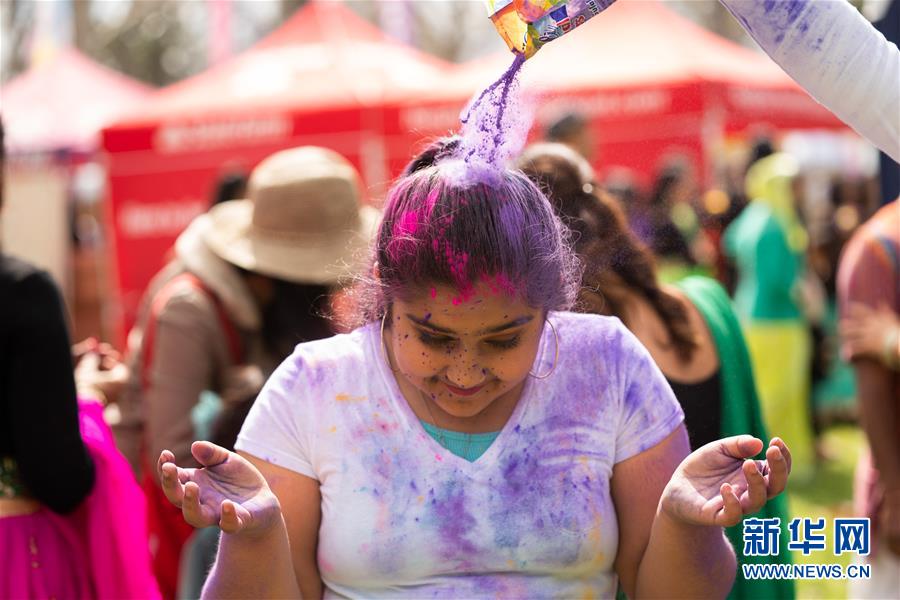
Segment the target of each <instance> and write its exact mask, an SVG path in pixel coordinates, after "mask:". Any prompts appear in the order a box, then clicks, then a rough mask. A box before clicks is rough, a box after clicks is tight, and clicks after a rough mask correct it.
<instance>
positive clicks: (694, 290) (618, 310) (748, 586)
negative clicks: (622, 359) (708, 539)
mask: <svg viewBox="0 0 900 600" xmlns="http://www.w3.org/2000/svg"><path fill="white" fill-rule="evenodd" d="M518 167H519V168H521V169H522V170H523V171H524V172H525V174H526V175H528V176H529V177H530V178H531V179H532V180H534V181H535V182H537V183H538V185H540V186H541V187H542V189H543V191H544V192H545V193H546V194H547V196H548V198H549V199H550V201H551V204H552V205H553V206H554V208H555V209H556V211H557V212H558V213H559V214H560V216H561V217H562V218H563V220H565V221H567V222H568V225H569V227H570V229H572V231H573V233H574V236H573V237H574V240H575V249H576V251H577V252H578V254H579V256H580V257H581V259H582V260H583V261H584V264H585V271H584V276H583V287H582V290H581V294H580V298H579V304H578V307H579V309H580V310H582V311H584V312H595V313H600V314H606V315H615V316H617V317H619V318H620V319H621V320H622V322H623V323H624V324H625V326H626V327H628V328H629V329H630V330H631V331H632V333H634V334H635V336H637V338H638V339H639V340H640V341H641V342H642V343H643V344H644V345H645V346H646V347H647V349H648V350H649V351H650V354H651V356H652V357H653V359H654V360H655V361H656V363H657V365H658V366H659V368H660V370H661V371H662V372H663V375H665V376H666V379H667V380H668V381H669V384H670V385H671V386H672V389H673V390H674V391H675V395H676V397H677V398H678V400H679V402H680V403H681V405H682V408H683V410H684V413H685V425H686V426H687V430H688V435H689V436H690V440H691V448H692V449H695V448H698V447H700V446H703V445H705V444H707V443H709V442H712V441H714V440H716V439H719V438H720V437H722V436H729V435H737V434H743V433H747V434H751V435H754V436H757V437H761V438H762V439H767V435H768V432H767V431H766V427H765V425H764V423H763V420H762V417H761V414H760V408H759V399H758V397H757V392H756V386H755V383H754V379H753V371H752V367H751V363H750V357H749V354H748V352H747V346H746V344H745V342H744V338H743V335H742V333H741V328H740V324H739V323H738V320H737V318H736V317H735V314H734V310H733V309H732V307H731V302H730V300H729V298H728V296H727V294H726V293H725V291H724V290H723V289H722V287H721V286H720V285H719V284H718V283H717V282H715V281H713V280H712V279H708V278H706V277H699V276H691V277H688V278H686V279H683V280H682V281H680V282H679V283H678V284H677V285H674V286H660V284H658V283H657V273H656V267H655V265H654V262H653V257H652V255H651V254H650V252H649V251H648V250H647V249H646V248H645V247H644V246H642V245H641V244H640V242H639V241H638V240H637V238H636V237H635V236H634V234H633V233H632V232H631V231H630V230H629V229H628V226H627V222H626V220H625V217H624V213H623V212H622V210H621V208H620V207H619V206H618V204H617V203H616V201H615V200H613V199H612V198H610V197H609V196H608V195H606V194H604V193H602V192H601V191H600V190H599V189H597V188H595V187H594V184H593V171H592V170H591V167H590V166H589V165H588V164H587V162H586V161H584V159H582V158H581V157H580V156H578V155H577V154H575V153H574V152H573V151H571V150H570V149H569V148H567V147H565V146H562V145H560V144H537V145H534V146H531V147H530V148H529V149H527V150H526V151H525V153H524V154H523V155H522V157H521V158H520V159H519V161H518ZM759 516H760V517H762V518H772V517H779V518H781V519H782V521H784V523H785V525H786V519H785V518H786V517H787V507H786V502H785V500H784V498H783V497H782V498H775V499H773V500H772V501H770V502H769V503H768V504H767V505H766V507H765V512H764V514H760V515H759ZM727 534H728V537H729V539H730V540H731V542H732V544H733V545H734V546H735V549H736V553H737V555H738V562H739V563H770V564H771V563H783V564H787V563H790V562H791V559H790V554H789V552H788V549H787V542H788V540H787V527H786V526H785V527H782V539H781V540H780V544H779V549H780V552H779V554H777V555H776V556H763V557H757V556H750V557H745V556H743V552H742V550H743V542H742V526H741V525H737V526H735V527H731V528H729V529H728V530H727ZM793 597H794V586H793V582H792V581H790V580H747V579H745V578H744V577H743V573H742V571H741V569H738V576H737V579H736V580H735V584H734V588H733V589H732V591H731V594H730V596H729V598H735V599H737V598H746V599H751V598H767V599H768V598H772V599H777V598H793Z"/></svg>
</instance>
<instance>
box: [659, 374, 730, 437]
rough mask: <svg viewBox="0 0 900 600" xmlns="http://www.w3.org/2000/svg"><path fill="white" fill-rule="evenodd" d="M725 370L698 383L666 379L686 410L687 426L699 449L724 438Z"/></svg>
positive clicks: (685, 419)
mask: <svg viewBox="0 0 900 600" xmlns="http://www.w3.org/2000/svg"><path fill="white" fill-rule="evenodd" d="M721 377H722V370H721V369H717V370H716V372H715V373H713V374H712V375H710V376H709V378H707V379H704V380H703V381H699V382H697V383H681V382H680V381H672V380H671V379H669V378H668V377H667V378H666V380H667V381H668V382H669V385H670V386H672V391H673V392H675V397H676V398H677V399H678V403H679V404H681V409H682V410H683V411H684V426H685V427H686V428H687V431H688V437H689V438H690V440H691V450H692V451H693V450H696V449H697V448H699V447H700V446H704V445H706V444H708V443H710V442H713V441H715V440H717V439H719V438H720V437H722V387H721V386H722V382H721Z"/></svg>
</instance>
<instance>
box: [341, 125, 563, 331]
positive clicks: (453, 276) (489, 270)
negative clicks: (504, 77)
mask: <svg viewBox="0 0 900 600" xmlns="http://www.w3.org/2000/svg"><path fill="white" fill-rule="evenodd" d="M452 143H453V138H450V139H449V140H448V139H444V140H438V141H437V142H435V143H434V144H432V146H430V147H429V148H427V149H426V150H425V151H423V152H422V154H420V155H419V156H418V157H416V159H414V160H413V161H412V162H411V163H410V165H409V167H407V173H408V174H406V175H404V176H401V177H400V178H399V179H398V180H397V181H396V182H395V184H394V186H393V187H392V189H391V190H390V192H389V193H388V199H387V204H386V206H385V209H384V217H383V219H382V222H381V225H380V227H379V230H378V234H377V236H376V239H375V247H374V251H373V253H374V256H373V260H374V261H375V263H376V264H377V266H378V280H377V281H375V280H370V281H368V282H365V281H364V282H363V284H362V285H363V288H362V294H361V297H360V298H358V299H359V300H361V302H360V304H361V305H360V307H359V308H360V314H359V315H358V317H359V320H360V321H363V322H368V321H373V320H376V319H379V318H381V316H382V315H384V314H385V312H386V310H387V308H388V307H389V306H390V304H391V302H392V301H393V300H394V299H395V298H398V297H399V298H402V297H405V296H406V295H407V294H409V293H415V292H426V293H427V292H428V291H429V290H428V286H432V285H436V284H445V285H450V286H452V287H453V288H455V289H456V290H457V292H458V297H457V298H458V300H459V301H465V300H466V299H467V298H468V297H469V295H470V294H471V293H472V291H473V289H474V287H475V286H476V285H478V284H485V285H488V286H490V287H491V288H492V290H493V291H496V292H497V293H506V294H509V295H510V296H517V297H520V298H521V299H522V300H524V301H525V302H526V303H527V304H528V305H529V306H532V307H540V308H543V309H544V310H565V309H568V308H570V307H571V305H572V303H573V301H574V299H575V296H576V294H577V290H578V285H579V282H580V270H579V263H578V260H577V258H576V257H575V255H574V253H573V252H572V250H571V248H570V247H569V245H568V243H567V239H566V234H567V229H566V228H565V226H564V225H563V224H562V223H561V222H560V220H559V219H558V218H557V217H556V215H555V214H554V213H553V209H552V208H551V207H550V204H549V203H548V202H547V199H546V198H545V197H544V195H543V194H542V193H541V192H540V190H539V189H538V188H537V187H535V185H534V184H533V183H531V181H529V180H528V179H527V178H526V177H524V176H523V175H522V174H521V173H518V172H515V171H510V170H502V171H501V172H499V173H498V178H497V181H496V182H492V183H484V182H480V183H459V182H458V181H457V179H456V174H458V173H459V172H460V169H461V168H462V169H464V168H465V166H464V165H461V164H459V163H458V161H457V160H456V159H452V158H451V159H447V160H442V158H443V157H444V155H445V152H442V149H443V150H446V149H447V147H448V145H450V144H452ZM429 157H430V158H429ZM366 284H368V285H366Z"/></svg>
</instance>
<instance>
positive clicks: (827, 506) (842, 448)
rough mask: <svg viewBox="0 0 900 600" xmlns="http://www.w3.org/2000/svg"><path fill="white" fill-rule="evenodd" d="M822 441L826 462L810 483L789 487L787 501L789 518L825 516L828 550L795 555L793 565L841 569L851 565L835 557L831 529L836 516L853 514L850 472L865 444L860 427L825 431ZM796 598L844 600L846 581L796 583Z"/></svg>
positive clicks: (846, 555) (820, 466) (795, 553)
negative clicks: (830, 566)
mask: <svg viewBox="0 0 900 600" xmlns="http://www.w3.org/2000/svg"><path fill="white" fill-rule="evenodd" d="M822 438H823V440H824V442H823V447H824V448H825V450H826V452H827V454H828V455H829V460H826V461H823V462H822V463H821V464H820V465H819V467H818V469H817V470H816V474H815V476H814V477H813V478H812V480H810V481H809V482H806V483H803V484H798V485H789V488H788V489H789V495H788V502H789V504H790V507H789V508H790V514H791V517H792V518H793V517H811V518H819V517H825V519H826V523H827V528H826V540H827V549H826V550H824V551H820V552H815V551H814V552H812V553H810V554H809V555H808V556H803V553H802V552H794V562H796V563H798V564H803V563H819V564H840V565H842V566H843V567H844V568H846V567H847V565H849V564H850V555H849V554H842V555H841V556H834V554H833V553H832V550H833V543H834V540H833V539H832V537H833V536H832V534H831V527H832V523H833V520H834V518H835V517H852V516H856V515H854V514H853V506H852V500H853V472H854V470H855V468H856V460H857V458H858V457H859V452H860V450H861V449H862V448H863V446H864V444H865V436H864V435H863V433H862V432H861V431H860V430H859V428H857V427H854V426H850V425H838V426H834V427H831V428H829V429H827V430H826V431H825V432H824V433H823V435H822ZM796 584H797V597H798V598H802V599H816V600H819V599H823V600H827V599H832V598H833V599H840V600H843V599H845V598H847V591H846V587H847V584H846V581H838V580H798V581H797V582H796Z"/></svg>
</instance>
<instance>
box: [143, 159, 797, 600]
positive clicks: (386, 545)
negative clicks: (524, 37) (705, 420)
mask: <svg viewBox="0 0 900 600" xmlns="http://www.w3.org/2000/svg"><path fill="white" fill-rule="evenodd" d="M452 162H453V161H452V160H450V159H444V160H442V159H441V158H440V157H439V158H438V161H437V164H436V165H434V166H429V167H426V168H423V169H422V170H420V171H417V172H415V173H412V174H411V175H408V176H405V177H403V178H401V179H400V180H399V181H398V182H397V183H396V184H395V186H394V188H393V189H392V191H391V193H390V194H389V198H388V202H387V206H386V209H385V214H384V218H383V221H382V223H381V226H380V229H379V233H378V235H377V237H376V241H375V248H374V259H375V264H374V265H373V270H372V271H373V273H374V278H373V282H372V285H371V289H370V291H371V294H370V298H369V299H370V301H369V302H368V303H367V304H366V305H365V308H364V311H363V313H364V317H365V319H364V320H365V321H366V323H365V325H363V326H362V327H360V328H358V329H356V330H355V331H353V332H352V333H350V334H346V335H339V336H336V337H333V338H329V339H327V340H321V341H317V342H311V343H307V344H301V345H299V346H298V347H297V349H296V351H295V352H294V354H293V355H292V356H291V357H290V358H288V360H286V361H285V362H284V363H283V364H282V365H281V366H280V367H279V368H278V370H277V371H276V372H275V374H274V375H273V376H272V378H271V379H270V380H269V382H268V383H267V384H266V387H265V388H264V389H263V391H262V393H261V394H260V397H259V398H258V400H257V401H256V404H255V405H254V407H253V409H252V411H251V413H250V415H249V417H248V419H247V421H246V423H245V426H244V428H243V430H242V432H241V435H240V437H239V439H238V443H237V444H236V447H237V449H238V451H239V452H238V453H237V454H234V453H229V452H227V451H226V450H224V449H222V448H219V447H217V446H213V445H211V444H208V443H205V442H197V443H195V444H194V446H193V448H192V451H193V454H194V456H195V457H196V459H197V460H198V461H199V462H200V463H201V464H202V465H204V467H203V468H199V469H183V468H179V467H177V466H176V465H175V464H173V462H172V459H173V456H172V454H171V453H169V452H163V453H162V454H161V455H160V458H159V463H158V464H159V471H160V476H161V479H162V482H163V488H164V490H165V492H166V494H167V495H168V497H169V498H170V499H171V500H172V501H173V502H174V503H176V504H177V505H179V506H181V508H182V511H183V513H184V516H185V519H186V520H187V521H188V522H190V523H192V524H194V525H196V526H207V525H212V524H216V523H218V524H220V526H221V527H222V529H223V531H224V532H225V533H224V534H223V535H222V540H221V543H220V546H219V554H218V558H217V562H216V565H215V566H214V568H213V571H212V573H211V575H210V579H209V580H208V582H207V586H206V588H205V590H204V591H205V594H206V595H208V596H210V597H217V598H218V597H299V596H301V595H302V596H304V597H321V596H322V595H325V596H331V597H333V596H338V595H341V596H366V597H399V596H409V597H419V598H421V597H478V596H485V595H491V596H508V597H525V596H551V595H553V596H586V595H596V596H601V597H613V596H614V594H615V592H616V583H617V576H618V578H619V579H620V580H621V583H622V585H623V587H624V589H625V591H626V592H627V593H628V594H629V595H630V596H633V597H634V596H637V597H641V596H668V597H672V596H700V595H702V596H724V595H726V594H727V593H728V590H729V589H730V587H731V584H732V581H733V579H734V572H735V557H734V552H733V550H732V549H731V547H730V545H729V544H728V542H727V540H726V539H725V536H724V535H723V532H722V526H723V525H732V524H734V523H737V522H738V521H739V520H740V518H741V516H742V515H743V514H745V513H749V512H755V511H756V510H759V508H761V507H762V506H763V505H764V504H765V503H766V500H767V498H769V497H771V496H774V495H776V494H778V493H780V492H781V491H782V490H783V489H784V486H785V483H786V480H787V476H788V472H789V470H790V455H789V453H788V449H787V448H786V447H785V445H784V444H783V443H782V442H781V441H780V440H777V439H776V440H773V441H772V442H771V443H770V445H769V447H768V449H767V451H766V460H764V461H758V462H757V461H747V460H745V458H746V457H750V456H753V455H754V454H756V453H757V452H759V451H760V450H761V449H762V442H761V441H760V440H758V439H754V438H752V437H751V436H738V437H733V438H729V439H725V440H720V441H717V442H715V443H712V444H710V445H708V446H705V447H704V448H701V449H700V450H698V451H696V452H695V453H693V454H691V455H690V456H688V452H689V448H688V441H687V435H686V433H685V431H684V427H683V426H682V424H681V421H682V412H681V409H680V407H679V406H678V403H677V401H676V400H675V398H674V396H673V395H672V392H671V390H670V389H669V386H668V385H667V384H666V382H665V380H664V378H663V377H662V375H661V374H660V372H659V370H658V369H657V367H656V366H655V365H654V364H653V361H652V359H651V357H650V356H649V355H648V354H647V352H646V350H644V348H643V347H642V346H641V345H640V344H639V343H638V342H637V340H636V339H635V338H634V336H632V335H631V334H630V333H629V332H628V331H627V330H626V329H625V328H624V327H622V326H621V324H620V323H619V321H618V320H616V319H611V318H605V317H600V316H596V315H578V314H574V313H569V312H561V311H563V310H565V309H567V308H568V307H569V306H570V305H571V302H572V300H573V297H574V295H575V291H576V289H577V285H578V284H579V272H578V269H576V268H575V265H576V261H575V260H574V258H573V255H572V253H571V250H570V249H569V248H568V246H567V244H566V240H565V236H564V232H565V228H564V226H562V225H561V223H560V222H559V220H558V219H557V218H556V217H555V216H554V215H553V211H552V208H551V207H550V205H549V203H548V202H547V200H546V198H545V197H544V196H543V195H542V194H541V193H540V191H539V190H538V189H537V188H536V187H535V186H534V185H533V184H532V183H531V182H530V181H529V180H528V179H527V178H525V177H524V176H523V175H522V174H520V173H517V172H512V171H503V172H500V173H497V174H496V177H492V178H491V181H492V182H493V183H490V184H487V183H470V184H459V183H457V179H456V177H457V176H458V175H459V174H460V172H461V170H465V168H466V166H465V165H461V164H459V163H456V164H451V163H452Z"/></svg>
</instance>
